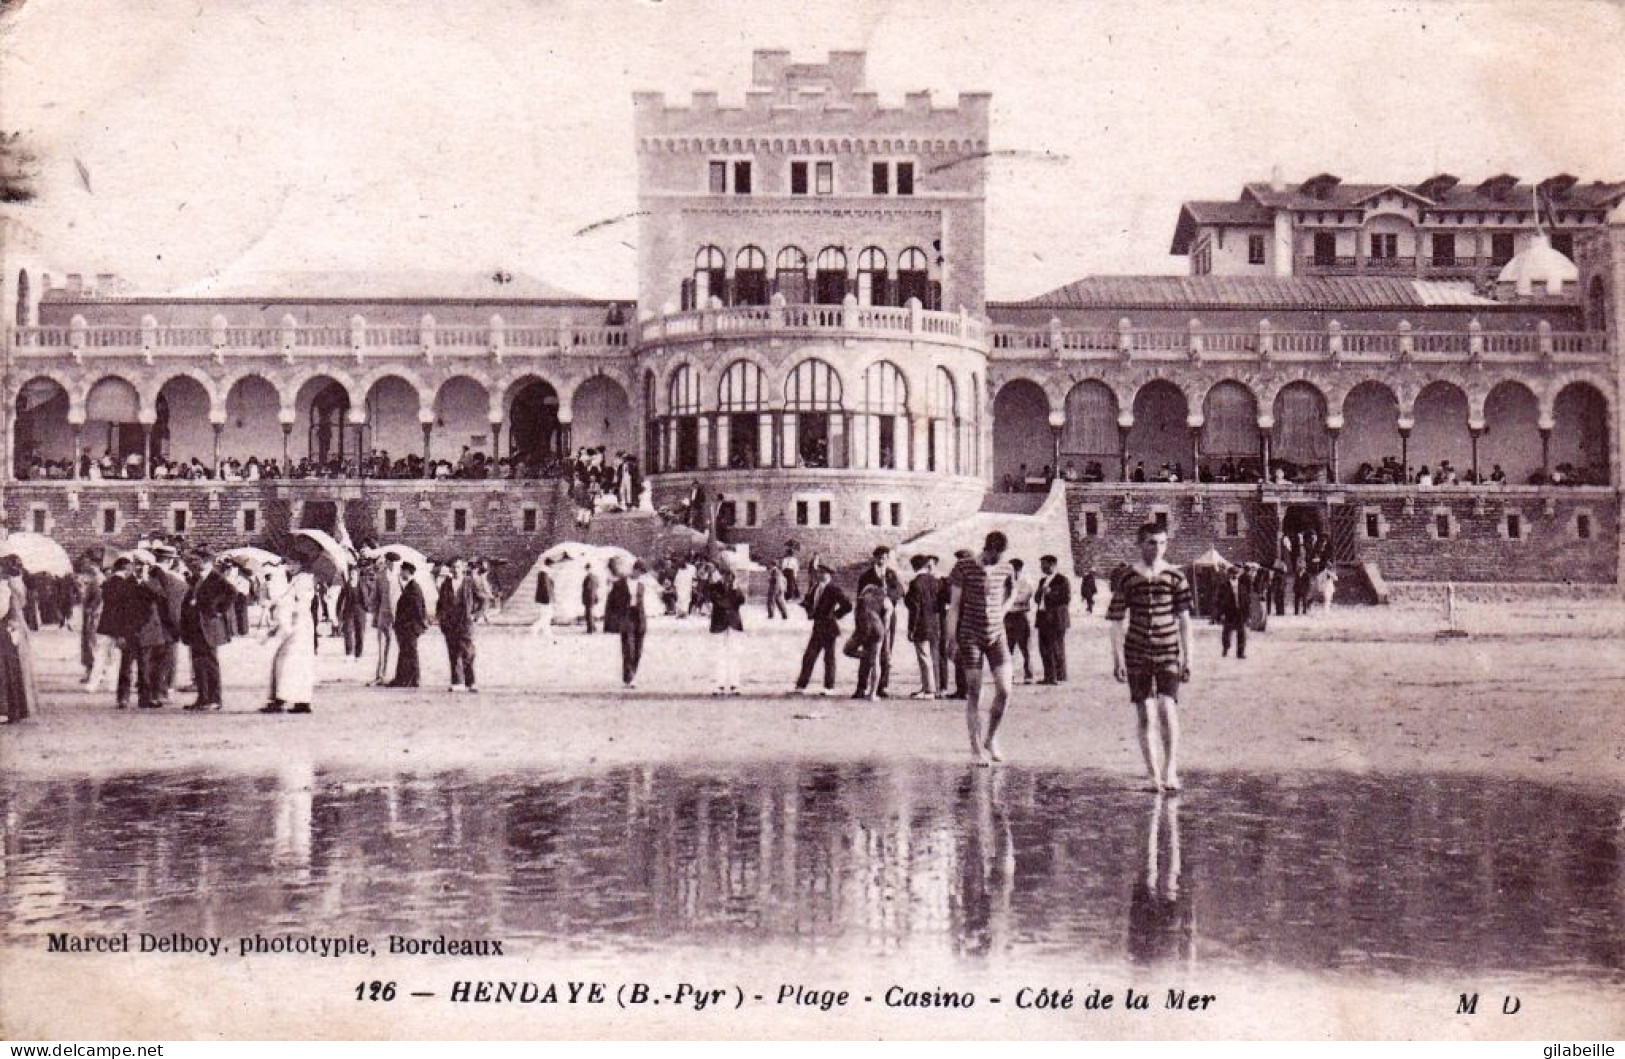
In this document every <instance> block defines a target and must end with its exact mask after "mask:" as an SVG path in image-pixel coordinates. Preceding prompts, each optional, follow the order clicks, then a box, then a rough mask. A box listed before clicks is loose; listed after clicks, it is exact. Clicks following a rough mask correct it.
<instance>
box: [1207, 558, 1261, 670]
mask: <svg viewBox="0 0 1625 1059" xmlns="http://www.w3.org/2000/svg"><path fill="white" fill-rule="evenodd" d="M1214 609H1215V610H1216V611H1217V612H1218V615H1219V623H1220V630H1219V656H1220V657H1221V658H1223V657H1228V656H1229V654H1230V640H1231V639H1232V638H1234V639H1235V641H1236V659H1237V660H1238V661H1240V660H1241V659H1244V658H1246V657H1247V621H1248V619H1249V618H1250V617H1251V616H1252V610H1253V585H1252V580H1251V579H1250V578H1249V577H1248V576H1247V574H1246V573H1245V572H1244V571H1243V570H1242V568H1241V567H1239V566H1231V567H1229V568H1228V569H1227V570H1226V571H1225V578H1224V581H1223V582H1221V583H1220V585H1219V593H1218V599H1217V600H1216V601H1215V607H1214Z"/></svg>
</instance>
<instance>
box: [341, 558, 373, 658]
mask: <svg viewBox="0 0 1625 1059" xmlns="http://www.w3.org/2000/svg"><path fill="white" fill-rule="evenodd" d="M335 609H336V610H337V612H338V616H339V628H340V629H341V630H342V631H343V633H344V657H346V658H360V657H361V649H362V648H363V647H364V646H365V644H366V637H367V593H366V590H365V589H364V588H363V587H362V584H361V571H360V569H359V568H358V567H355V566H350V567H348V568H347V569H346V570H345V571H344V583H343V584H341V585H340V586H339V599H338V605H337V607H336V608H335Z"/></svg>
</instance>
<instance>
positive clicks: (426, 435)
mask: <svg viewBox="0 0 1625 1059" xmlns="http://www.w3.org/2000/svg"><path fill="white" fill-rule="evenodd" d="M420 425H421V426H422V427H423V477H425V478H433V477H434V465H433V464H432V463H431V462H430V459H429V439H430V437H432V436H433V434H434V421H433V420H430V421H429V422H427V423H422V424H420Z"/></svg>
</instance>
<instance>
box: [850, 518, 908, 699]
mask: <svg viewBox="0 0 1625 1059" xmlns="http://www.w3.org/2000/svg"><path fill="white" fill-rule="evenodd" d="M870 585H879V586H880V588H881V589H882V590H883V591H884V592H885V594H886V610H885V614H884V616H883V618H882V621H883V623H884V632H883V633H882V634H881V637H880V658H879V662H880V679H879V680H878V681H877V682H876V684H875V695H876V696H877V697H879V698H882V699H885V698H890V696H889V695H887V694H886V687H887V685H889V684H890V683H891V654H892V645H893V644H894V643H896V641H897V605H898V604H899V603H901V602H902V601H903V579H902V578H900V577H898V576H897V571H896V570H894V569H892V565H891V549H890V548H888V547H886V546H885V545H884V544H882V545H881V546H880V547H878V548H876V549H875V550H874V555H873V561H872V562H871V563H870V564H869V565H868V566H867V567H865V568H864V571H863V573H861V574H859V575H858V594H859V595H860V596H861V595H862V594H863V590H864V589H865V588H868V587H869V586H870Z"/></svg>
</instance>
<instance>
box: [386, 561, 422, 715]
mask: <svg viewBox="0 0 1625 1059" xmlns="http://www.w3.org/2000/svg"><path fill="white" fill-rule="evenodd" d="M416 574H417V567H416V566H414V565H412V564H411V563H402V564H401V572H400V579H401V598H400V600H399V601H398V602H397V603H396V604H395V640H396V643H397V645H398V647H397V650H398V651H399V660H398V661H397V662H396V663H395V679H394V680H391V681H390V682H389V686H390V687H392V688H415V687H417V686H418V685H419V684H420V683H421V682H422V680H423V674H422V672H421V671H420V670H419V669H418V637H419V636H422V635H423V634H424V633H425V632H427V631H428V628H429V604H428V602H427V601H426V600H425V599H424V598H423V589H422V588H420V587H419V586H418V583H417V581H416V580H414V577H415V575H416Z"/></svg>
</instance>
